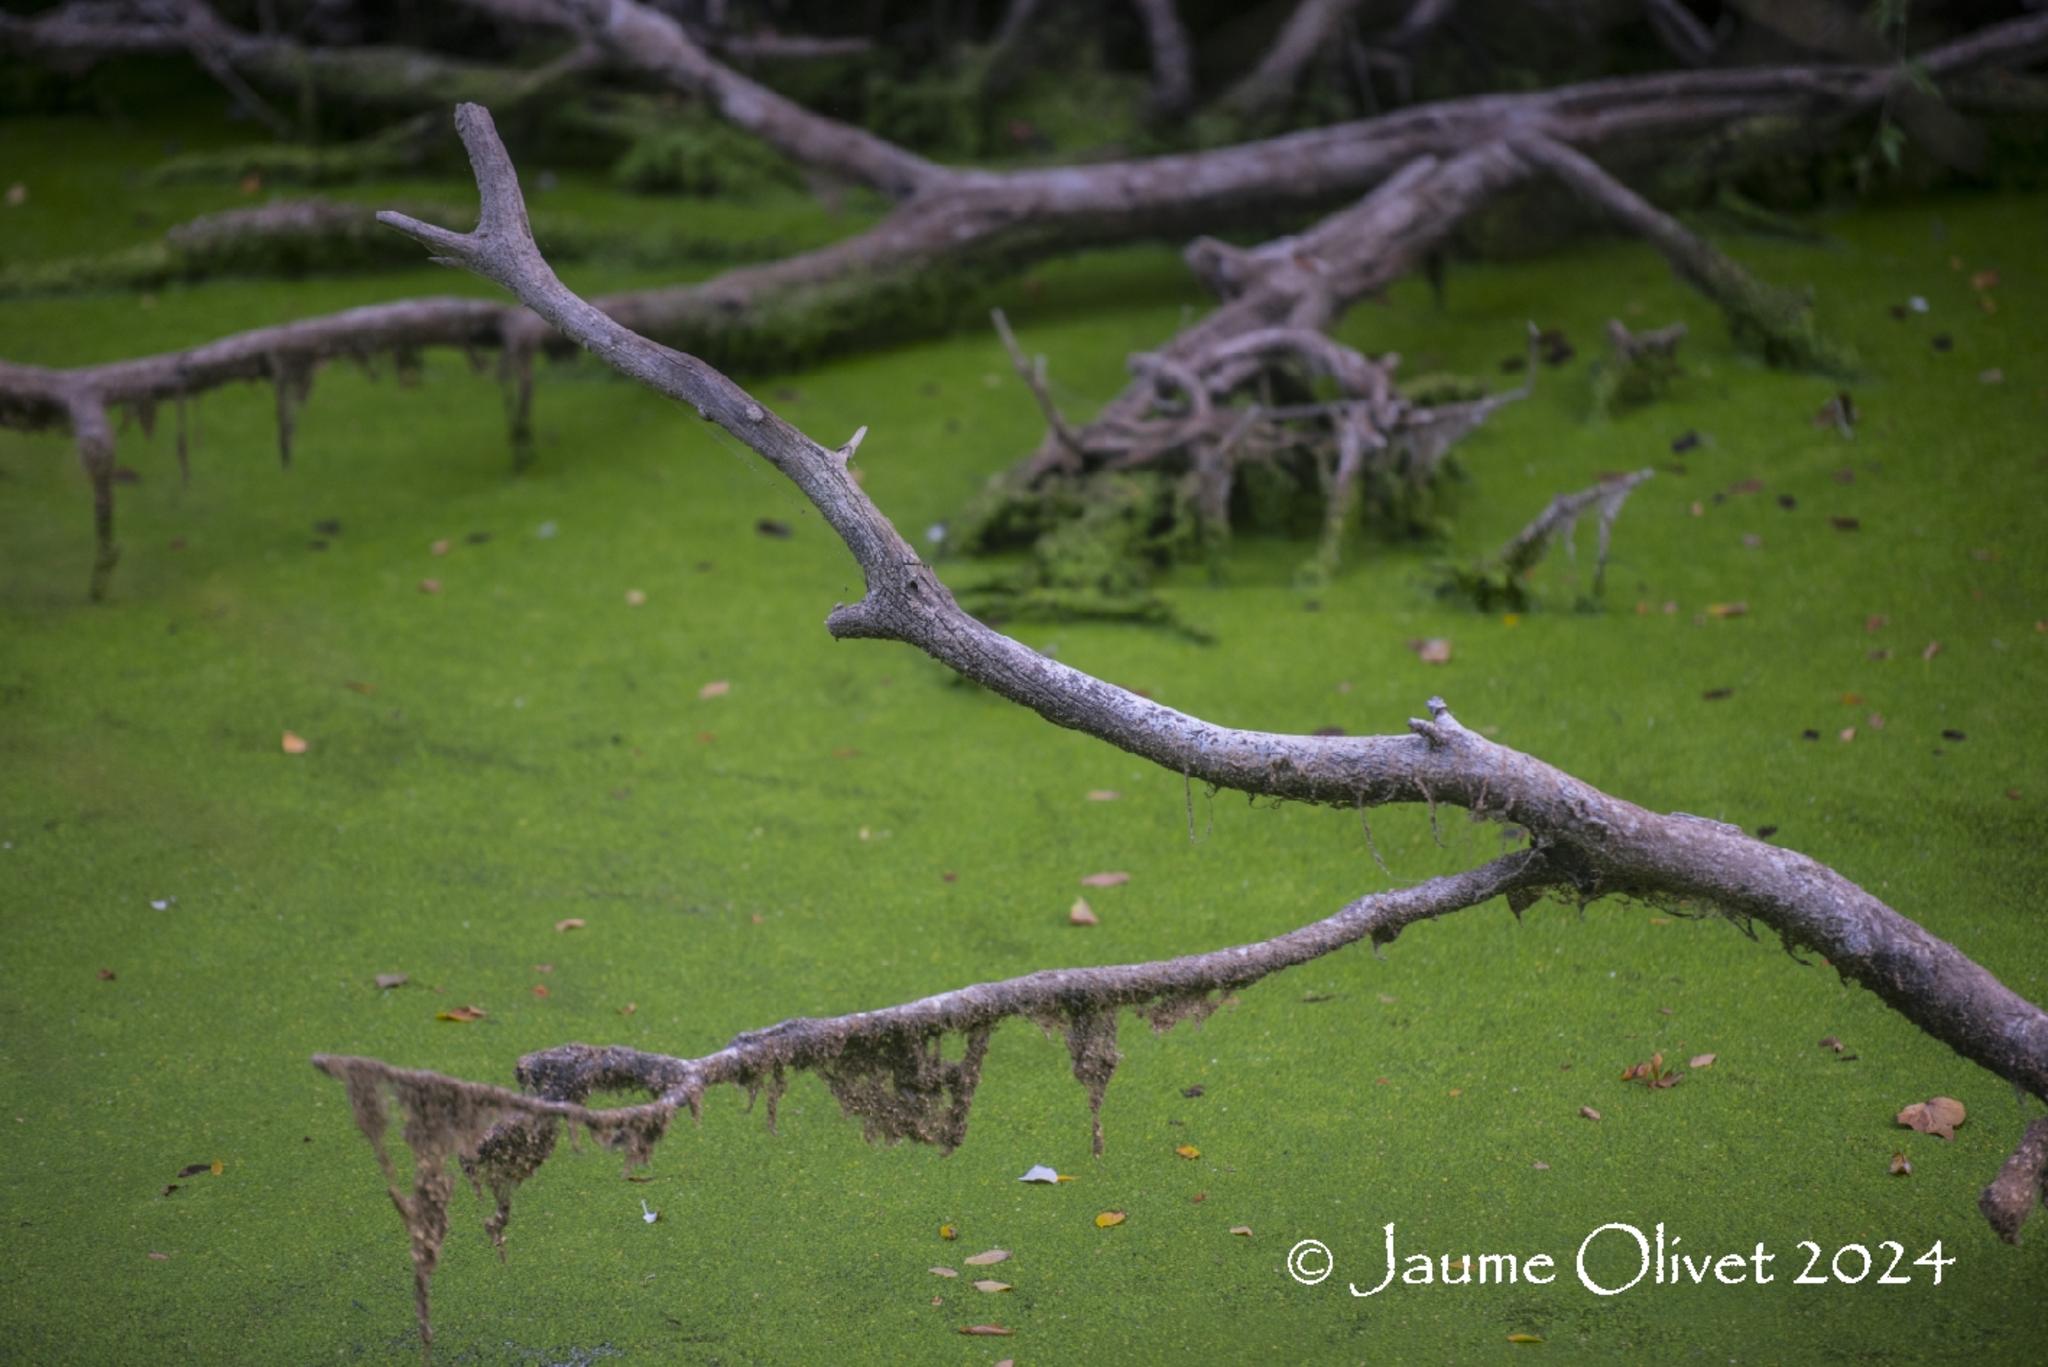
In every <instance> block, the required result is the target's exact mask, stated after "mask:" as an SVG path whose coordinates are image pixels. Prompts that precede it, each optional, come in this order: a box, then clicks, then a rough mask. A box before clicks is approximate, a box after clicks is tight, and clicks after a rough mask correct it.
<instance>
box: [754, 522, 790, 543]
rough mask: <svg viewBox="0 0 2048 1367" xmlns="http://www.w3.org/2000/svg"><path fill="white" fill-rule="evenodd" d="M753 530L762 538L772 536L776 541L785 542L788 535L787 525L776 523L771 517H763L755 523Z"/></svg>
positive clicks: (785, 523)
mask: <svg viewBox="0 0 2048 1367" xmlns="http://www.w3.org/2000/svg"><path fill="white" fill-rule="evenodd" d="M754 530H755V531H757V532H759V533H760V534H761V535H763V536H772V537H774V538H775V539H776V540H777V541H787V540H788V539H789V535H790V532H789V524H788V523H787V522H777V521H776V520H775V519H774V518H772V517H764V518H762V519H761V520H760V521H758V522H756V523H755V524H754Z"/></svg>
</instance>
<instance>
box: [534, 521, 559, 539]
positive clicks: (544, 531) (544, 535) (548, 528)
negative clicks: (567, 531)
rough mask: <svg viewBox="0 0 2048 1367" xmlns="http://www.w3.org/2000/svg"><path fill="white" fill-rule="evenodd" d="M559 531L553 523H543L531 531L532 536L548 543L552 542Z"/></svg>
mask: <svg viewBox="0 0 2048 1367" xmlns="http://www.w3.org/2000/svg"><path fill="white" fill-rule="evenodd" d="M560 530H561V529H560V528H559V527H557V526H555V524H554V523H553V522H543V523H541V524H540V526H538V527H536V528H534V529H533V534H534V535H535V536H537V537H539V538H540V539H541V540H543V541H549V540H552V539H553V538H554V535H555V533H556V532H557V531H560Z"/></svg>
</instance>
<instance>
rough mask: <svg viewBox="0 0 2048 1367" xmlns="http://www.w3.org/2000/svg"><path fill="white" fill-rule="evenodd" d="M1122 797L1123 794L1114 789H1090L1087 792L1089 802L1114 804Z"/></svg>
mask: <svg viewBox="0 0 2048 1367" xmlns="http://www.w3.org/2000/svg"><path fill="white" fill-rule="evenodd" d="M1122 796H1123V794H1122V793H1120V792H1118V791H1117V790H1116V789H1114V788H1090V789H1089V790H1088V800H1089V801H1090V802H1114V801H1116V800H1117V799H1118V798H1120V797H1122Z"/></svg>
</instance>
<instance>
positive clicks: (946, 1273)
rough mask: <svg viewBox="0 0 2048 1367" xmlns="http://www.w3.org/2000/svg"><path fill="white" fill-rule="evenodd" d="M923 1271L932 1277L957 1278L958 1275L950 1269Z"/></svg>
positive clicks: (940, 1268) (928, 1269) (932, 1268)
mask: <svg viewBox="0 0 2048 1367" xmlns="http://www.w3.org/2000/svg"><path fill="white" fill-rule="evenodd" d="M925 1271H927V1272H929V1273H931V1274H932V1275H933V1276H934V1277H957V1276H959V1275H960V1274H959V1273H958V1272H955V1271H954V1270H953V1269H952V1268H950V1267H928V1268H926V1269H925Z"/></svg>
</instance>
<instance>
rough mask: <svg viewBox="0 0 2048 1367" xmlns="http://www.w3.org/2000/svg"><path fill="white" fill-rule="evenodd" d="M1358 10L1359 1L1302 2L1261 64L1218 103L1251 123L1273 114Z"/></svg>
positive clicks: (1283, 26) (1240, 79)
mask: <svg viewBox="0 0 2048 1367" xmlns="http://www.w3.org/2000/svg"><path fill="white" fill-rule="evenodd" d="M1357 8H1358V0H1300V3H1298V4H1297V5H1295V7H1294V12H1293V13H1292V14H1290V15H1288V16H1287V22H1286V23H1284V24H1282V25H1281V26H1280V32H1279V34H1278V35H1277V36H1276V37H1275V38H1274V39H1273V45H1272V46H1271V47H1269V48H1267V49H1266V52H1265V55H1264V56H1262V57H1260V58H1259V61H1258V64H1257V65H1256V66H1254V67H1253V68H1252V69H1251V70H1250V71H1248V72H1246V73H1245V74H1244V75H1243V76H1241V77H1239V78H1238V81H1237V84H1235V85H1233V86H1231V87H1230V89H1228V90H1226V91H1225V92H1224V93H1223V98H1222V99H1220V100H1219V101H1217V103H1218V104H1219V105H1220V106H1221V107H1222V108H1224V109H1227V110H1229V111H1230V112H1231V113H1233V114H1236V115H1238V116H1240V117H1242V118H1247V119H1258V118H1263V117H1265V116H1266V115H1268V114H1270V113H1272V112H1273V111H1274V110H1275V109H1277V108H1279V107H1280V105H1282V104H1283V103H1285V102H1286V101H1287V99H1289V98H1290V97H1291V96H1292V95H1293V94H1294V92H1295V90H1296V88H1297V87H1298V86H1299V85H1300V82H1301V73H1302V72H1303V71H1304V70H1306V69H1307V68H1308V66H1309V64H1310V63H1312V62H1313V61H1315V59H1316V57H1317V56H1318V55H1320V54H1322V53H1324V52H1326V51H1328V49H1329V43H1330V41H1331V39H1332V38H1333V37H1334V36H1335V34H1336V33H1337V30H1338V28H1339V27H1340V26H1341V25H1342V24H1343V22H1344V21H1345V20H1346V19H1348V18H1350V16H1351V11H1353V10H1355V9H1357Z"/></svg>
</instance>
